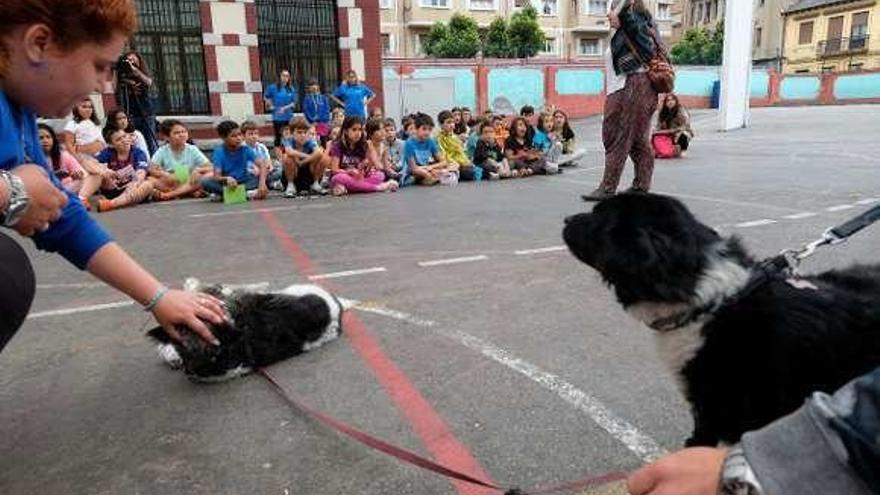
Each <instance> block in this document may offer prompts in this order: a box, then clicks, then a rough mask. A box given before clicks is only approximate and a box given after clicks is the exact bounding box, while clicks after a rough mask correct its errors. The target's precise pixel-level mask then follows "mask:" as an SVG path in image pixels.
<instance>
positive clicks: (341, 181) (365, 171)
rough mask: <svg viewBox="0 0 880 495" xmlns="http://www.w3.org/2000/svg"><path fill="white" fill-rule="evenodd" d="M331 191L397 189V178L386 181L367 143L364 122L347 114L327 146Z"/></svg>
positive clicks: (349, 191) (343, 192)
mask: <svg viewBox="0 0 880 495" xmlns="http://www.w3.org/2000/svg"><path fill="white" fill-rule="evenodd" d="M330 159H331V164H330V170H331V172H330V173H331V174H332V177H331V179H330V192H331V193H332V194H333V195H334V196H342V195H344V194H348V193H369V192H384V191H396V190H397V189H398V187H399V186H398V184H397V182H396V181H393V180H389V181H387V182H386V181H385V174H384V173H382V166H381V164H380V163H379V161H378V158H377V157H376V153H375V152H374V151H373V150H372V149H371V148H370V146H369V144H368V143H367V138H366V135H365V133H364V121H363V120H361V118H360V117H358V116H353V115H352V116H348V117H346V118H345V120H344V121H343V122H342V130H341V132H340V133H339V139H337V140H336V141H334V142H333V144H332V145H331V146H330Z"/></svg>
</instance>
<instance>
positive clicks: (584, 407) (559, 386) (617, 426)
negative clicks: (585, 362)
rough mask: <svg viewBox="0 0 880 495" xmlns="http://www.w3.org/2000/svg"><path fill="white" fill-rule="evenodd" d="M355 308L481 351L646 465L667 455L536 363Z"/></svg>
mask: <svg viewBox="0 0 880 495" xmlns="http://www.w3.org/2000/svg"><path fill="white" fill-rule="evenodd" d="M354 309H357V310H359V311H364V312H366V313H373V314H378V315H382V316H387V317H390V318H394V319H397V320H401V321H405V322H408V323H413V324H415V325H418V326H423V327H434V331H435V332H436V333H437V334H439V335H442V336H444V337H447V338H450V339H452V340H455V341H457V342H458V343H460V344H462V345H464V346H465V347H467V348H469V349H472V350H474V351H477V352H479V353H480V354H482V355H483V356H486V357H487V358H489V359H491V360H493V361H495V362H496V363H499V364H503V365H504V366H506V367H508V368H510V369H512V370H514V371H516V372H517V373H520V374H522V375H524V376H526V377H527V378H529V379H530V380H532V381H534V382H535V383H537V384H539V385H541V386H542V387H544V388H546V389H547V390H549V391H551V392H553V393H555V394H556V395H557V396H558V397H560V398H561V399H562V400H564V401H565V402H568V403H569V404H571V405H572V406H574V407H575V408H577V409H579V410H580V411H582V412H584V413H586V414H587V415H588V416H589V417H590V418H591V419H592V420H593V421H594V422H595V423H596V424H597V425H599V426H600V427H601V428H602V429H604V430H605V431H607V432H608V433H609V434H611V436H613V437H614V438H615V439H617V440H618V441H619V442H621V443H622V444H623V445H624V446H626V448H628V449H629V450H630V451H631V452H633V453H634V454H635V455H637V456H638V457H639V458H640V459H641V460H643V461H644V462H651V461H653V460H656V459H658V458H660V457H662V456H663V455H665V454H666V453H667V452H666V450H664V449H663V447H661V446H660V445H659V444H658V443H657V442H656V441H655V440H654V439H653V438H651V437H649V436H648V435H646V434H644V433H642V432H641V431H639V430H638V429H637V428H636V427H635V426H633V425H632V424H630V423H629V422H628V421H626V420H625V419H623V418H621V417H619V416H617V415H616V414H614V413H613V412H612V411H611V410H610V409H608V408H607V407H606V406H605V405H604V404H602V403H601V402H600V401H599V400H598V399H596V398H595V397H592V396H591V395H589V394H587V393H586V392H584V391H582V390H580V389H578V388H577V387H575V386H574V385H572V384H570V383H568V382H566V381H565V380H563V379H562V378H560V377H559V376H557V375H554V374H553V373H550V372H547V371H544V370H542V369H541V368H539V367H537V366H535V365H534V364H531V363H529V362H527V361H525V360H523V359H520V358H518V357H516V356H514V355H512V354H510V353H509V352H507V351H505V350H504V349H501V348H499V347H497V346H495V345H494V344H492V343H490V342H487V341H485V340H482V339H480V338H478V337H474V336H473V335H470V334H468V333H465V332H462V331H446V330H442V329H438V328H436V326H435V324H434V322H432V321H427V320H422V319H420V318H417V317H414V316H412V315H409V314H406V313H403V312H400V311H395V310H390V309H387V308H381V307H375V306H369V305H363V304H358V305H355V306H354Z"/></svg>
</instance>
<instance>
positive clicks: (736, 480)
mask: <svg viewBox="0 0 880 495" xmlns="http://www.w3.org/2000/svg"><path fill="white" fill-rule="evenodd" d="M718 493H720V494H721V495H764V489H763V488H762V487H761V483H760V482H759V481H758V478H757V476H755V472H754V471H752V466H750V465H749V461H748V459H746V455H745V452H743V449H742V445H740V444H737V445H735V446H734V447H732V448H731V449H730V450H729V451H728V452H727V457H725V458H724V465H723V467H722V469H721V486H720V487H719V488H718Z"/></svg>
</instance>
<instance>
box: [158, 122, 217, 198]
mask: <svg viewBox="0 0 880 495" xmlns="http://www.w3.org/2000/svg"><path fill="white" fill-rule="evenodd" d="M161 129H162V133H163V134H165V135H166V136H168V143H167V144H163V145H162V146H161V147H160V148H159V149H158V150H156V153H154V154H153V158H152V159H151V160H150V172H149V174H150V177H152V178H153V185H154V190H153V199H154V200H157V201H169V200H172V199H177V198H183V197H186V196H197V195H198V193H200V192H201V185H200V184H201V180H202V179H204V178H205V177H208V176H210V175H211V173H212V171H213V167H212V166H211V162H210V161H208V157H206V156H205V154H204V153H202V151H201V150H200V149H199V148H197V147H196V146H195V145H192V144H189V143H188V142H187V140H188V139H189V130H188V129H187V128H186V126H185V125H183V122H181V121H179V120H177V119H168V120H166V121H164V122H162V125H161ZM178 167H183V168H185V169H186V171H187V173H188V174H189V180H187V181H184V182H180V181H179V180H178V177H177V174H176V173H175V169H177V168H178Z"/></svg>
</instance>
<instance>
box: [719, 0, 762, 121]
mask: <svg viewBox="0 0 880 495" xmlns="http://www.w3.org/2000/svg"><path fill="white" fill-rule="evenodd" d="M725 11H726V13H725V17H724V65H723V67H722V69H721V125H720V128H721V130H722V131H729V130H733V129H740V128H743V127H748V125H749V97H750V94H751V81H752V25H753V22H754V21H753V17H754V5H753V2H751V1H743V0H727V6H726V8H725Z"/></svg>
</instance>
